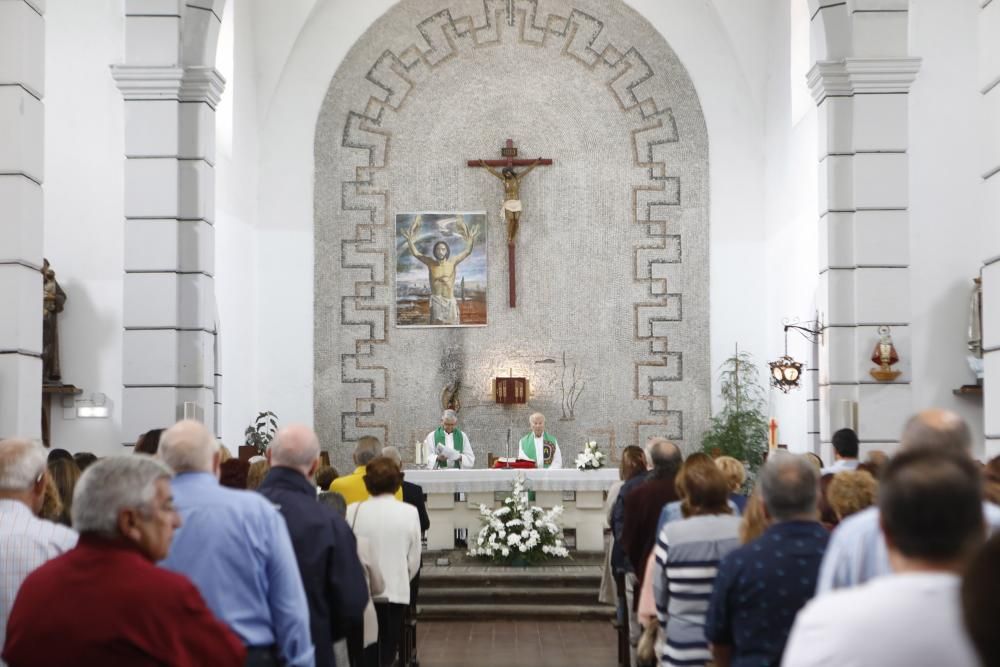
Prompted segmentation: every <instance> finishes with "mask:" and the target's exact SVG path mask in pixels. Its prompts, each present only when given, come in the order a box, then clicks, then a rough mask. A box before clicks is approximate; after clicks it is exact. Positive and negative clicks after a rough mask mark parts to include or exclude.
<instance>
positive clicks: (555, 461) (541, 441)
mask: <svg viewBox="0 0 1000 667" xmlns="http://www.w3.org/2000/svg"><path fill="white" fill-rule="evenodd" d="M528 423H529V424H530V425H531V433H528V434H527V435H526V436H524V437H523V438H521V441H520V442H519V443H518V452H517V458H519V459H526V460H530V461H534V462H535V465H536V466H538V467H539V468H548V469H550V470H552V469H556V468H562V452H560V451H559V442H558V441H557V440H556V439H555V437H554V436H552V435H549V434H548V433H547V432H546V430H545V415H543V414H542V413H541V412H536V413H535V414H533V415H531V417H530V418H529V419H528Z"/></svg>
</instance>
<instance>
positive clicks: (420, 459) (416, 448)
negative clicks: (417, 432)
mask: <svg viewBox="0 0 1000 667" xmlns="http://www.w3.org/2000/svg"><path fill="white" fill-rule="evenodd" d="M413 461H414V463H416V464H417V466H422V465H424V443H422V442H420V441H419V440H417V442H416V443H414V445H413Z"/></svg>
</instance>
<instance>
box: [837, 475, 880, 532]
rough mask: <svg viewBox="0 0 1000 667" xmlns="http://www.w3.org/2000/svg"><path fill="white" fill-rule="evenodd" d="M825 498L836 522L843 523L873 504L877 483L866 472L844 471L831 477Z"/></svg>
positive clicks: (876, 493) (876, 496) (876, 497)
mask: <svg viewBox="0 0 1000 667" xmlns="http://www.w3.org/2000/svg"><path fill="white" fill-rule="evenodd" d="M826 496H827V498H826V499H827V502H829V503H830V507H831V508H832V509H833V512H834V514H836V515H837V521H843V520H844V519H846V518H847V517H849V516H851V515H852V514H856V513H858V512H860V511H861V510H863V509H865V508H866V507H870V506H872V505H874V504H875V501H876V500H877V499H878V482H877V481H875V478H874V477H873V476H872V475H871V473H869V472H868V471H866V470H844V471H842V472H838V473H837V474H836V475H834V476H833V479H832V480H831V481H830V487H829V488H828V489H827V491H826Z"/></svg>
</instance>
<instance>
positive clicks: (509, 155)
mask: <svg viewBox="0 0 1000 667" xmlns="http://www.w3.org/2000/svg"><path fill="white" fill-rule="evenodd" d="M500 155H501V157H502V158H503V159H501V160H469V161H468V162H467V163H466V164H468V166H470V167H483V168H485V169H486V170H487V171H489V172H490V173H491V174H493V175H494V176H496V177H497V178H499V179H500V181H501V182H502V183H503V194H504V202H503V209H502V210H503V214H504V219H505V220H506V221H507V288H508V291H509V294H510V307H511V308H515V307H517V279H516V277H515V275H516V272H517V264H516V262H515V253H514V237H515V236H517V226H518V224H519V223H520V221H521V199H520V194H519V191H520V187H521V179H522V178H524V177H525V176H526V175H527V174H528V172H529V171H531V170H532V169H534V168H535V167H537V166H539V165H541V166H549V165H551V164H552V160H550V159H547V158H536V159H534V160H523V159H518V158H517V148H515V147H514V142H513V140H511V139H508V140H507V145H506V146H504V147H503V148H501V149H500ZM494 167H500V171H497V170H496V169H495V168H494ZM514 167H525V169H522V170H521V171H520V172H518V171H515V170H514Z"/></svg>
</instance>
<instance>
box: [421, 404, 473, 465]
mask: <svg viewBox="0 0 1000 667" xmlns="http://www.w3.org/2000/svg"><path fill="white" fill-rule="evenodd" d="M456 424H458V415H457V414H456V413H455V411H454V410H445V411H444V413H443V414H442V415H441V426H439V427H437V428H436V429H434V430H433V431H431V432H430V433H428V434H427V437H426V438H424V459H425V460H426V461H427V467H428V468H430V469H432V470H436V469H441V468H471V467H473V466H474V465H476V455H475V453H473V451H472V442H470V441H469V436H468V434H467V433H465V432H463V431H461V430H459V429H458V428H456Z"/></svg>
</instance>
